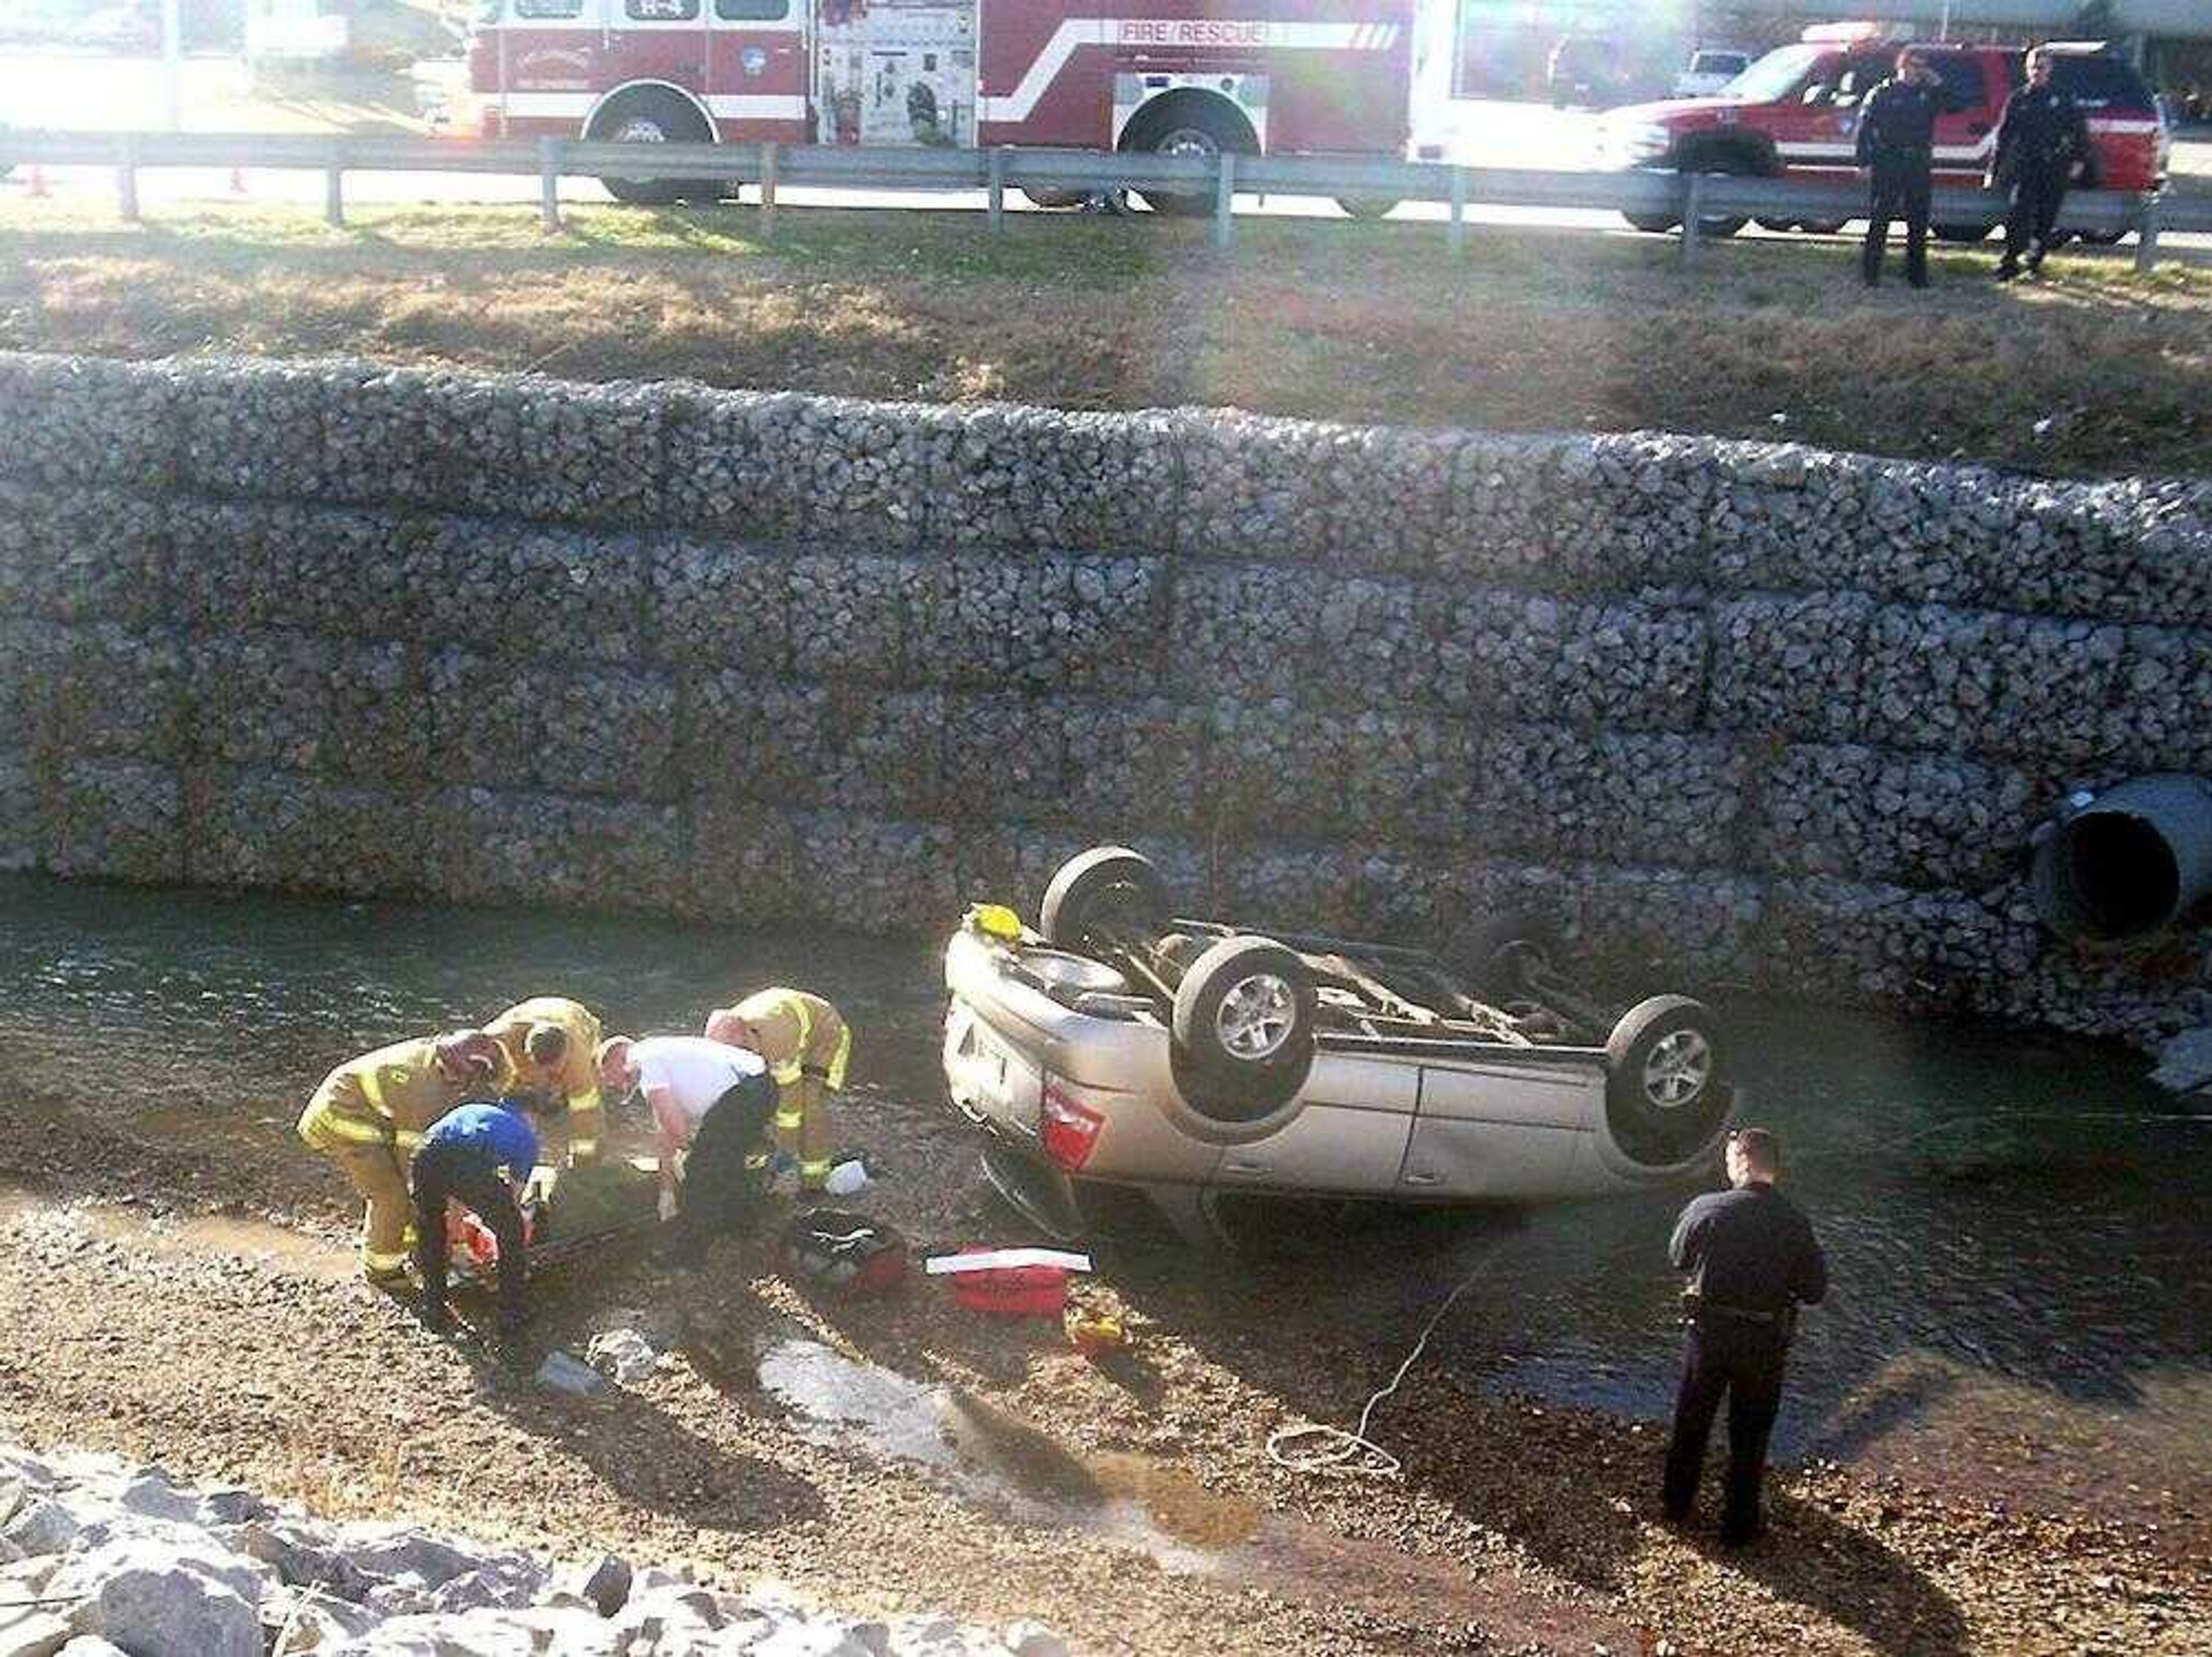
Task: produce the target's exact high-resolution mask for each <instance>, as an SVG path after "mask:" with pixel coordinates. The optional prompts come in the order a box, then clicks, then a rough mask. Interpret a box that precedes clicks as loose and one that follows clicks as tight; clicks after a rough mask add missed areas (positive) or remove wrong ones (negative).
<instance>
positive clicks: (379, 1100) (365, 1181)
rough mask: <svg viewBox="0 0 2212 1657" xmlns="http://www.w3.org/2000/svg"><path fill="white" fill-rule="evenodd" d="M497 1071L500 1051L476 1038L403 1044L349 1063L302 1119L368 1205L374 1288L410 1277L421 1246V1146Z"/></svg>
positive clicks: (365, 1227) (304, 1134) (312, 1141)
mask: <svg viewBox="0 0 2212 1657" xmlns="http://www.w3.org/2000/svg"><path fill="white" fill-rule="evenodd" d="M496 1069H497V1063H496V1060H495V1058H494V1057H493V1055H492V1052H491V1051H490V1044H489V1043H488V1042H486V1041H485V1040H484V1039H483V1037H482V1036H480V1035H478V1034H477V1033H473V1032H471V1033H465V1034H457V1035H446V1036H424V1037H422V1038H419V1039H416V1040H414V1041H401V1042H395V1043H393V1044H392V1045H391V1046H389V1047H380V1048H378V1049H377V1050H376V1051H374V1052H373V1053H365V1054H363V1055H362V1057H359V1058H356V1059H351V1060H349V1061H348V1062H347V1063H343V1064H341V1065H339V1066H338V1067H337V1069H335V1070H332V1071H331V1073H330V1075H327V1076H325V1077H324V1078H323V1083H322V1086H320V1087H318V1088H316V1089H315V1091H314V1093H313V1096H312V1097H311V1098H310V1099H309V1100H307V1109H306V1110H304V1111H302V1112H301V1113H300V1123H299V1134H300V1137H301V1139H302V1140H304V1141H306V1142H307V1145H308V1147H309V1148H312V1149H313V1150H316V1151H319V1152H320V1153H321V1154H323V1155H325V1156H326V1157H328V1158H329V1159H330V1160H331V1161H332V1162H334V1163H336V1164H337V1167H338V1171H339V1172H340V1173H343V1174H344V1175H345V1177H346V1179H348V1181H349V1182H350V1183H351V1185H353V1188H354V1189H355V1190H356V1191H359V1192H360V1193H361V1195H362V1200H363V1201H364V1202H365V1203H367V1205H368V1208H367V1211H366V1212H365V1213H364V1214H363V1215H362V1228H361V1269H362V1275H363V1276H366V1277H368V1280H369V1281H370V1282H374V1283H384V1284H389V1283H392V1282H397V1281H398V1279H399V1278H401V1277H402V1276H404V1275H405V1273H406V1270H407V1261H408V1255H409V1251H410V1248H411V1247H412V1246H413V1244H414V1227H413V1225H412V1223H411V1222H410V1213H411V1211H412V1210H411V1206H410V1197H409V1196H408V1191H407V1167H408V1164H409V1163H410V1161H412V1160H413V1158H414V1155H415V1148H416V1146H417V1145H418V1144H420V1143H421V1142H422V1135H423V1134H424V1133H425V1132H426V1131H427V1130H428V1129H429V1127H430V1125H431V1124H433V1123H435V1121H437V1119H438V1118H440V1117H441V1116H443V1115H445V1114H446V1112H448V1111H450V1110H452V1109H453V1106H456V1105H458V1104H459V1103H460V1102H461V1101H462V1100H464V1099H465V1098H466V1097H467V1096H468V1094H469V1093H470V1092H471V1090H472V1089H480V1088H482V1087H484V1086H486V1085H488V1084H489V1082H490V1081H491V1080H492V1078H493V1075H494V1074H495V1070H496Z"/></svg>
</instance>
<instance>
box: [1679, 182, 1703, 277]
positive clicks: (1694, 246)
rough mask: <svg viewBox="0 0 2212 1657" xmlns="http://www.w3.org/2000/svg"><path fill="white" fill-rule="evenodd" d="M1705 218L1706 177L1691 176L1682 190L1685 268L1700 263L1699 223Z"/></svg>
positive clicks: (1683, 258)
mask: <svg viewBox="0 0 2212 1657" xmlns="http://www.w3.org/2000/svg"><path fill="white" fill-rule="evenodd" d="M1704 217H1705V174H1702V173H1692V174H1689V181H1688V183H1687V184H1686V185H1685V186H1684V187H1683V190H1682V263H1683V265H1685V266H1688V265H1695V264H1696V263H1697V262H1698V240H1699V235H1698V222H1699V220H1700V219H1702V218H1704Z"/></svg>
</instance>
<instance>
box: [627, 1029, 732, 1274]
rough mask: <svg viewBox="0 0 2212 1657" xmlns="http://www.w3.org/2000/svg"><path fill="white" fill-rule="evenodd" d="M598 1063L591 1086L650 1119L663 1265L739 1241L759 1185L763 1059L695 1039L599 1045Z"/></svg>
mask: <svg viewBox="0 0 2212 1657" xmlns="http://www.w3.org/2000/svg"><path fill="white" fill-rule="evenodd" d="M598 1060H599V1083H600V1086H602V1087H605V1088H609V1089H611V1090H612V1091H613V1092H615V1093H617V1094H620V1093H628V1092H629V1091H630V1090H631V1089H632V1088H635V1089H636V1090H638V1091H639V1092H641V1093H643V1094H644V1095H645V1102H646V1105H647V1107H648V1108H649V1109H650V1110H651V1111H652V1112H653V1127H654V1129H655V1130H656V1133H655V1136H656V1138H657V1140H658V1142H659V1152H660V1217H661V1218H662V1219H664V1220H667V1221H672V1222H673V1230H672V1233H671V1239H672V1246H671V1249H670V1251H669V1253H670V1258H671V1260H672V1261H673V1263H674V1264H678V1265H681V1266H686V1267H690V1266H696V1265H699V1264H702V1263H703V1262H704V1261H705V1259H706V1256H707V1245H708V1243H709V1242H710V1241H711V1240H713V1239H714V1238H715V1237H717V1236H719V1235H720V1234H724V1233H727V1232H734V1233H738V1234H741V1235H743V1234H749V1233H750V1231H751V1229H752V1226H753V1223H754V1216H755V1209H756V1207H757V1203H758V1201H759V1198H760V1197H761V1195H762V1193H763V1191H765V1190H766V1189H767V1185H768V1161H769V1138H768V1134H769V1124H770V1123H771V1122H772V1121H773V1120H774V1119H775V1082H774V1081H771V1080H769V1072H768V1064H767V1063H766V1061H764V1060H763V1058H762V1057H761V1056H760V1055H759V1054H757V1053H752V1052H747V1051H745V1050H744V1048H741V1047H732V1046H729V1045H726V1044H724V1043H722V1042H719V1041H708V1040H707V1039H705V1038H703V1037H701V1036H651V1037H647V1039H644V1040H642V1041H633V1040H631V1039H629V1037H628V1036H611V1037H609V1038H608V1039H606V1040H605V1041H603V1042H601V1043H600V1044H599V1052H598ZM679 1151H681V1152H683V1153H684V1181H683V1185H682V1188H681V1195H680V1196H679V1195H678V1185H677V1179H676V1158H677V1153H678V1152H679Z"/></svg>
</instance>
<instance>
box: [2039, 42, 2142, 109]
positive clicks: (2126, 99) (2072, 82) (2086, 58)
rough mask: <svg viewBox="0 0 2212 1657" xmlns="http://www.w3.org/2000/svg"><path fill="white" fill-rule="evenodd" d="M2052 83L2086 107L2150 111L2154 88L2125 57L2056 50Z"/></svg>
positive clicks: (2052, 63) (2053, 59) (2052, 55)
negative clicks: (2146, 82)
mask: <svg viewBox="0 0 2212 1657" xmlns="http://www.w3.org/2000/svg"><path fill="white" fill-rule="evenodd" d="M2051 85H2053V86H2055V87H2057V88H2058V89H2059V90H2060V91H2061V92H2063V93H2067V94H2070V95H2071V96H2072V98H2073V100H2074V101H2075V103H2077V104H2080V105H2081V106H2083V107H2085V108H2089V109H2109V108H2112V107H2120V108H2124V109H2139V110H2141V111H2142V112H2143V113H2145V114H2148V113H2150V107H2151V102H2150V88H2148V87H2147V86H2145V85H2144V84H2143V79H2142V76H2140V75H2138V74H2136V71H2135V67H2134V65H2133V64H2130V63H2128V62H2127V61H2126V60H2125V59H2124V58H2107V57H2104V56H2101V55H2095V56H2093V55H2092V54H2090V53H2088V52H2053V53H2051Z"/></svg>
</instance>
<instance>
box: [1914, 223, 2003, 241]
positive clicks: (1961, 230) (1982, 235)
mask: <svg viewBox="0 0 2212 1657" xmlns="http://www.w3.org/2000/svg"><path fill="white" fill-rule="evenodd" d="M1928 228H1929V229H1931V230H1933V231H1934V232H1935V233H1936V241H1959V242H1966V243H1967V244H1969V245H1971V244H1972V243H1974V242H1977V241H1987V240H1989V235H1990V231H1991V230H1993V229H1995V228H1996V226H1995V225H1990V224H1931V225H1929V227H1928Z"/></svg>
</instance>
